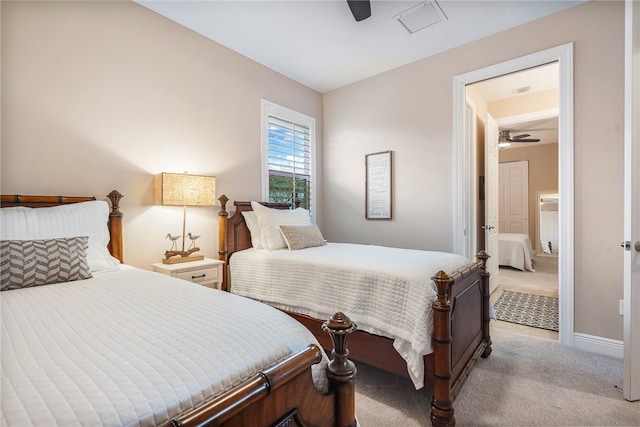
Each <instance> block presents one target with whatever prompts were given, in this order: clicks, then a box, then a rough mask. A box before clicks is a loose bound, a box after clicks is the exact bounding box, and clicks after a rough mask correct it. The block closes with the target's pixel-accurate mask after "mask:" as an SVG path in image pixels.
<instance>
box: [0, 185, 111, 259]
mask: <svg viewBox="0 0 640 427" xmlns="http://www.w3.org/2000/svg"><path fill="white" fill-rule="evenodd" d="M107 197H108V198H109V200H110V201H111V211H110V212H109V222H108V223H107V226H108V227H109V235H110V236H111V239H110V240H109V245H108V248H109V252H110V253H111V255H112V256H113V257H114V258H117V259H119V260H120V262H123V259H124V256H123V250H122V212H120V199H122V198H123V197H124V196H123V195H122V194H120V193H119V192H118V191H116V190H113V191H112V192H111V193H109V194H108V195H107ZM91 200H96V198H95V197H93V196H87V197H75V196H71V197H70V196H30V195H19V194H2V195H0V207H3V208H8V207H12V206H25V207H29V208H47V207H52V206H60V205H68V204H71V203H80V202H88V201H91Z"/></svg>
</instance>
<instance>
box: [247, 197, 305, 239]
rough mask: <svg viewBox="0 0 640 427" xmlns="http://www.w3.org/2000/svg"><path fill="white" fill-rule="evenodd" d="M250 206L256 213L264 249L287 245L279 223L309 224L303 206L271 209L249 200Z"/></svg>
mask: <svg viewBox="0 0 640 427" xmlns="http://www.w3.org/2000/svg"><path fill="white" fill-rule="evenodd" d="M251 207H252V208H253V211H254V212H255V213H256V217H257V218H258V224H259V225H260V234H261V236H262V244H263V245H264V247H265V249H268V250H270V251H272V250H276V249H283V248H286V247H287V242H285V240H284V238H283V237H282V233H281V232H280V226H281V225H309V224H311V219H310V218H309V211H308V210H306V209H303V208H297V209H293V210H291V209H285V210H281V209H271V208H268V207H266V206H262V205H261V204H260V203H258V202H251Z"/></svg>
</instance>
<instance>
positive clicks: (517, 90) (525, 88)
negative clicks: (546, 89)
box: [513, 86, 531, 95]
mask: <svg viewBox="0 0 640 427" xmlns="http://www.w3.org/2000/svg"><path fill="white" fill-rule="evenodd" d="M530 90H531V87H530V86H523V87H518V88H515V89H513V94H514V95H522V94H523V93H527V92H529V91H530Z"/></svg>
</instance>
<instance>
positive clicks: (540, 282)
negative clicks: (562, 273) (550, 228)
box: [499, 255, 558, 296]
mask: <svg viewBox="0 0 640 427" xmlns="http://www.w3.org/2000/svg"><path fill="white" fill-rule="evenodd" d="M533 268H534V270H535V271H521V270H518V269H516V268H511V267H500V277H499V281H500V287H501V288H503V289H508V290H512V291H520V292H531V293H540V294H543V295H548V296H558V257H557V256H545V255H538V256H537V257H536V260H535V261H534V264H533Z"/></svg>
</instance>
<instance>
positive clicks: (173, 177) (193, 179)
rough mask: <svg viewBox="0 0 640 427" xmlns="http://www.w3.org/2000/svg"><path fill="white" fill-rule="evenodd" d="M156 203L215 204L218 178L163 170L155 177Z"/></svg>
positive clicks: (172, 204)
mask: <svg viewBox="0 0 640 427" xmlns="http://www.w3.org/2000/svg"><path fill="white" fill-rule="evenodd" d="M154 193H155V204H156V205H163V206H213V205H215V204H216V178H215V177H213V176H202V175H188V174H182V173H167V172H163V173H161V174H158V175H156V177H155V179H154Z"/></svg>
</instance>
